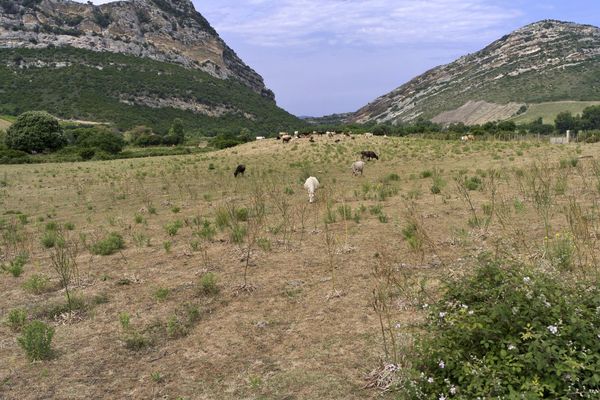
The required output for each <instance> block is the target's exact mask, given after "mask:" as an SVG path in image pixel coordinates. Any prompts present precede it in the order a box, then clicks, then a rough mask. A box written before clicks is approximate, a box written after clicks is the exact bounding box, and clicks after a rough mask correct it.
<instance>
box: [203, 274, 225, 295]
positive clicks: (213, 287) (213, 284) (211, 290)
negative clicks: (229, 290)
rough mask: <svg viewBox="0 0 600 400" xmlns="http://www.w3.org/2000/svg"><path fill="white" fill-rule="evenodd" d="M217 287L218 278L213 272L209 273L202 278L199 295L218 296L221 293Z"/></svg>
mask: <svg viewBox="0 0 600 400" xmlns="http://www.w3.org/2000/svg"><path fill="white" fill-rule="evenodd" d="M219 290H220V289H219V286H217V276H216V275H215V274H213V273H212V272H208V273H206V274H204V275H203V276H202V278H200V287H199V289H198V291H199V293H200V294H202V295H216V294H218V293H219Z"/></svg>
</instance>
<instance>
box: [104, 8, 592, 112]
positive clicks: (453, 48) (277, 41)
mask: <svg viewBox="0 0 600 400" xmlns="http://www.w3.org/2000/svg"><path fill="white" fill-rule="evenodd" d="M192 1H193V3H194V6H195V7H196V10H197V11H199V12H200V13H201V14H202V15H203V16H204V17H206V19H207V20H208V21H209V22H210V23H211V25H212V26H213V27H214V28H215V29H216V30H217V32H218V33H219V35H220V36H221V38H223V40H225V42H226V43H227V44H228V45H229V46H230V47H231V48H232V49H233V50H234V51H235V52H236V53H237V54H238V56H240V58H241V59H242V60H244V62H246V64H248V65H250V67H252V68H253V69H254V70H256V71H257V72H258V73H259V74H260V75H261V76H262V77H263V78H264V79H265V83H266V85H267V87H269V88H270V89H272V90H273V91H274V92H275V96H276V100H277V104H278V105H279V106H280V107H282V108H284V109H285V110H287V111H289V112H290V113H292V114H295V115H298V116H321V115H327V114H332V113H341V112H351V111H356V110H357V109H358V108H360V107H362V106H364V105H366V104H367V103H369V102H370V101H373V100H374V99H375V98H377V97H378V96H381V95H383V94H386V93H388V92H390V91H392V90H393V89H395V88H397V87H398V86H400V85H402V84H403V83H405V82H407V81H408V80H410V79H411V78H414V77H415V76H418V75H420V74H422V73H423V72H425V71H427V70H428V69H430V68H433V67H435V66H437V65H441V64H446V63H449V62H452V61H454V60H455V59H457V58H458V57H460V56H463V55H466V54H469V53H473V52H475V51H478V50H480V49H482V48H483V47H485V46H486V45H488V44H489V43H491V42H493V41H494V40H496V39H499V38H500V37H502V36H503V35H505V34H507V33H510V32H512V31H513V30H515V29H517V28H520V27H522V26H524V25H526V24H529V23H532V22H536V21H539V20H542V19H559V20H563V21H572V22H577V23H585V24H592V25H596V26H599V25H600V0H569V1H565V0H545V1H542V0H426V1H423V0H213V1H207V0H192ZM94 2H95V3H98V4H100V3H107V2H109V1H106V0H101V1H94Z"/></svg>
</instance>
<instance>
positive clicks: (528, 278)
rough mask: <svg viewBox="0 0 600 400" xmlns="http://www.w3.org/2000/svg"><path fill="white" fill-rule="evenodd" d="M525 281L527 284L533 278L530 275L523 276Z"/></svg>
mask: <svg viewBox="0 0 600 400" xmlns="http://www.w3.org/2000/svg"><path fill="white" fill-rule="evenodd" d="M523 283H527V284H529V283H531V278H530V277H528V276H526V277H524V278H523Z"/></svg>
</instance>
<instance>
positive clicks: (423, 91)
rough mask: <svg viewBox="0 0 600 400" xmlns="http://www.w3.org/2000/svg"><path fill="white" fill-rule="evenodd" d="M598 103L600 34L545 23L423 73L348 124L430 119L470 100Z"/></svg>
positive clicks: (580, 27)
mask: <svg viewBox="0 0 600 400" xmlns="http://www.w3.org/2000/svg"><path fill="white" fill-rule="evenodd" d="M597 99H600V29H599V28H597V27H595V26H589V25H579V24H574V23H568V22H561V21H551V20H546V21H541V22H537V23H534V24H531V25H527V26H525V27H523V28H521V29H518V30H516V31H515V32H513V33H511V34H509V35H506V36H504V37H502V38H501V39H499V40H497V41H495V42H493V43H492V44H490V45H489V46H487V47H486V48H484V49H483V50H481V51H479V52H477V53H474V54H470V55H467V56H464V57H461V58H460V59H458V60H456V61H455V62H453V63H451V64H448V65H443V66H440V67H437V68H434V69H432V70H430V71H427V72H426V73H424V74H423V75H420V76H418V77H416V78H414V79H413V80H411V81H410V82H408V83H406V84H404V85H402V86H400V87H399V88H397V89H395V90H394V91H392V92H391V93H388V94H386V95H384V96H381V97H380V98H378V99H376V100H375V101H373V102H372V103H370V104H368V105H367V106H365V107H363V108H361V109H360V110H358V111H357V112H356V113H354V114H353V115H352V116H351V117H350V118H349V119H348V120H349V121H352V122H369V121H371V122H372V121H375V122H387V123H390V122H391V123H398V122H408V121H414V120H416V119H418V118H424V119H432V118H434V117H436V116H438V115H440V114H441V113H442V112H445V111H450V110H455V109H459V108H460V107H461V106H463V105H465V104H466V103H468V102H470V101H471V102H479V101H486V102H489V103H491V104H497V105H499V106H500V107H503V105H506V104H508V103H538V102H542V101H558V100H597ZM471 104H472V103H471ZM518 108H519V107H517V109H518ZM459 111H460V110H459ZM492 115H494V113H492ZM447 116H448V114H444V115H443V116H442V117H447ZM442 117H441V119H444V118H442Z"/></svg>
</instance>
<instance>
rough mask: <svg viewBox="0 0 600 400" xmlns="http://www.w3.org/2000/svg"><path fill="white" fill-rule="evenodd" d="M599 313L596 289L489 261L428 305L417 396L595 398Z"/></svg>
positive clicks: (599, 293) (599, 359)
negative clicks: (428, 312) (429, 312)
mask: <svg viewBox="0 0 600 400" xmlns="http://www.w3.org/2000/svg"><path fill="white" fill-rule="evenodd" d="M599 309H600V289H599V288H598V286H597V285H594V284H572V285H570V286H567V284H566V282H565V281H564V280H561V279H560V278H559V277H557V278H555V277H553V276H551V275H549V274H548V273H543V272H537V271H535V270H532V269H529V268H526V267H522V266H505V267H501V266H500V265H499V264H498V263H496V262H486V263H484V265H482V266H480V267H478V269H477V270H476V271H475V274H474V275H473V276H470V277H467V278H464V279H462V280H459V281H454V282H450V283H449V284H448V288H447V292H446V294H445V295H444V296H443V298H442V299H441V300H440V301H439V302H438V303H437V305H435V306H434V307H432V312H431V314H430V316H429V319H428V322H427V326H426V327H425V330H426V331H427V332H428V336H427V337H426V338H424V339H422V340H421V342H420V343H419V345H418V346H417V348H418V352H419V356H418V360H416V362H415V363H414V365H415V366H417V369H418V370H417V371H415V381H416V383H417V386H418V391H419V392H420V393H419V394H417V395H415V396H414V397H415V398H436V399H437V398H441V397H444V398H456V399H476V398H488V399H489V398H495V399H500V398H506V399H509V398H510V399H513V398H515V399H516V398H522V399H540V398H552V399H558V398H561V399H562V398H565V399H567V398H575V397H574V396H570V394H575V393H576V394H577V395H576V397H577V398H588V399H592V398H597V397H596V396H597V393H598V390H599V389H600V376H599V375H598V365H599V363H600V341H598V338H597V335H598V331H597V329H598V328H597V327H598V326H600V313H598V310H599ZM594 393H596V394H594ZM451 396H452V397H451Z"/></svg>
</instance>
